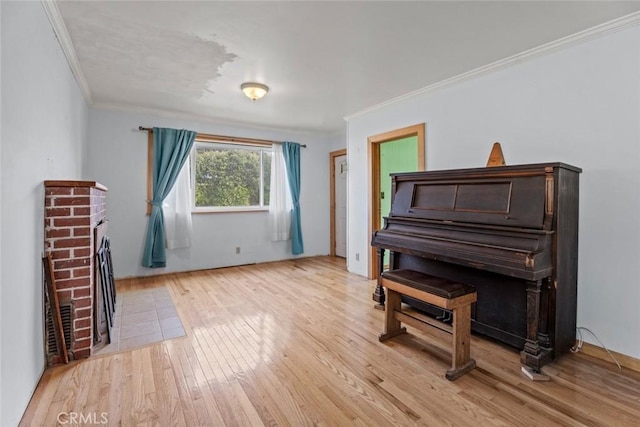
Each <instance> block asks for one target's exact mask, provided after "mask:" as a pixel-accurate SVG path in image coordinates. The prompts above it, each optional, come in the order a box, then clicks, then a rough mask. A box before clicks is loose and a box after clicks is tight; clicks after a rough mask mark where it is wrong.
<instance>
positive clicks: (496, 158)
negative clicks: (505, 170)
mask: <svg viewBox="0 0 640 427" xmlns="http://www.w3.org/2000/svg"><path fill="white" fill-rule="evenodd" d="M506 164H507V163H506V162H505V161H504V155H503V154H502V147H501V146H500V143H499V142H494V143H493V147H491V154H489V160H487V167H490V166H505V165H506Z"/></svg>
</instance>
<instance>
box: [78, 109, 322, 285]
mask: <svg viewBox="0 0 640 427" xmlns="http://www.w3.org/2000/svg"><path fill="white" fill-rule="evenodd" d="M89 123H90V124H89V128H90V138H89V139H90V141H91V142H90V147H89V153H88V159H89V161H88V168H87V170H86V174H85V175H86V176H87V177H88V179H94V180H96V181H99V182H100V183H102V184H104V185H105V186H107V187H108V188H109V191H108V193H107V217H108V219H109V221H110V223H109V230H110V231H109V235H110V236H111V241H112V249H113V262H114V268H115V273H116V276H117V277H130V276H145V275H153V274H160V273H166V272H174V271H186V270H195V269H205V268H215V267H222V266H230V265H239V264H247V263H256V262H266V261H275V260H281V259H287V258H292V257H293V256H292V255H291V243H290V242H271V241H270V240H269V238H268V230H267V219H268V213H267V212H246V213H217V214H194V215H193V228H194V236H193V237H194V238H193V242H192V247H191V248H188V249H177V250H173V251H167V267H166V268H160V269H149V268H144V267H141V266H140V261H141V257H142V250H143V242H144V237H145V233H146V228H147V216H146V215H145V212H146V204H145V200H146V194H147V193H146V188H147V181H146V179H147V133H146V132H141V131H138V130H137V129H138V126H139V125H142V126H145V127H152V126H159V127H173V128H186V129H191V130H195V131H197V132H200V133H209V134H217V135H231V136H242V137H249V138H262V139H270V140H289V141H295V142H299V143H301V144H307V148H303V149H302V155H301V171H302V177H301V184H302V190H301V201H300V204H301V213H302V232H303V237H304V249H305V251H304V254H303V256H314V255H326V254H328V253H329V208H328V204H329V202H328V200H329V160H328V159H329V157H328V156H329V154H328V153H329V145H328V144H327V138H328V137H326V136H317V135H315V136H314V135H309V134H299V133H298V134H296V133H293V132H284V131H273V130H259V129H251V128H241V127H237V126H227V125H220V124H214V123H198V122H192V121H187V120H182V119H172V118H167V117H161V116H154V115H149V114H140V113H124V112H116V111H108V110H98V109H91V111H90V120H89ZM238 246H239V247H240V248H241V253H240V255H236V253H235V248H236V247H238Z"/></svg>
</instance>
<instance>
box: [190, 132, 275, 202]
mask: <svg viewBox="0 0 640 427" xmlns="http://www.w3.org/2000/svg"><path fill="white" fill-rule="evenodd" d="M271 157H272V150H271V147H261V146H256V145H249V144H238V143H232V144H228V143H217V142H200V141H198V140H196V143H195V144H194V148H193V150H192V153H191V165H192V168H191V171H192V183H193V186H192V188H193V194H194V196H193V198H194V200H193V210H194V211H196V212H198V211H201V212H202V211H204V212H207V211H225V210H264V209H267V207H268V206H269V184H270V178H271Z"/></svg>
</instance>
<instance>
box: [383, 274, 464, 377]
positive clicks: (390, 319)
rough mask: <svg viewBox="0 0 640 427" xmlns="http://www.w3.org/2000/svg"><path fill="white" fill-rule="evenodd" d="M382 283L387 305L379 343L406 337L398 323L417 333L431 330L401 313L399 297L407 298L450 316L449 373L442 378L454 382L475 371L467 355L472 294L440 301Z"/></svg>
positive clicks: (392, 283) (401, 285)
mask: <svg viewBox="0 0 640 427" xmlns="http://www.w3.org/2000/svg"><path fill="white" fill-rule="evenodd" d="M383 283H384V286H385V287H386V288H387V301H386V305H385V312H384V332H383V333H381V334H380V335H379V336H378V340H379V341H381V342H382V341H386V340H388V339H390V338H393V337H395V336H397V335H401V334H404V333H406V331H407V330H406V328H404V327H402V324H401V321H400V319H402V321H404V322H405V323H407V324H409V325H411V326H413V327H415V328H418V329H420V330H426V329H427V327H428V326H430V325H429V324H428V323H425V322H422V321H421V320H419V319H417V318H414V317H412V316H410V315H407V314H405V313H403V312H402V306H401V298H402V295H410V296H411V297H413V298H416V299H418V300H421V301H424V302H427V303H429V304H432V305H435V306H437V307H440V308H443V309H449V310H451V311H452V312H453V325H452V330H451V333H452V335H453V342H452V349H451V369H449V370H448V371H447V372H446V374H445V377H446V378H447V379H448V380H450V381H453V380H455V379H457V378H460V377H461V376H462V375H464V374H466V373H467V372H469V371H471V370H472V369H473V368H475V367H476V361H475V360H474V359H472V358H471V351H470V345H471V304H472V303H473V302H475V301H476V298H477V295H476V292H475V291H474V292H472V293H467V294H465V295H462V296H458V297H455V298H442V297H440V296H437V295H434V294H431V293H428V292H426V291H424V290H422V289H416V288H414V287H412V286H411V285H409V284H406V283H399V282H395V281H392V280H388V279H386V280H384V282H383Z"/></svg>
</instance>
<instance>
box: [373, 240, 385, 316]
mask: <svg viewBox="0 0 640 427" xmlns="http://www.w3.org/2000/svg"><path fill="white" fill-rule="evenodd" d="M377 252H378V283H377V284H376V290H375V291H374V292H373V300H374V301H375V302H377V304H375V305H374V306H373V307H374V308H377V309H378V310H384V301H385V299H386V297H385V294H384V288H383V287H382V282H381V276H382V272H383V271H384V248H378V250H377Z"/></svg>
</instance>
